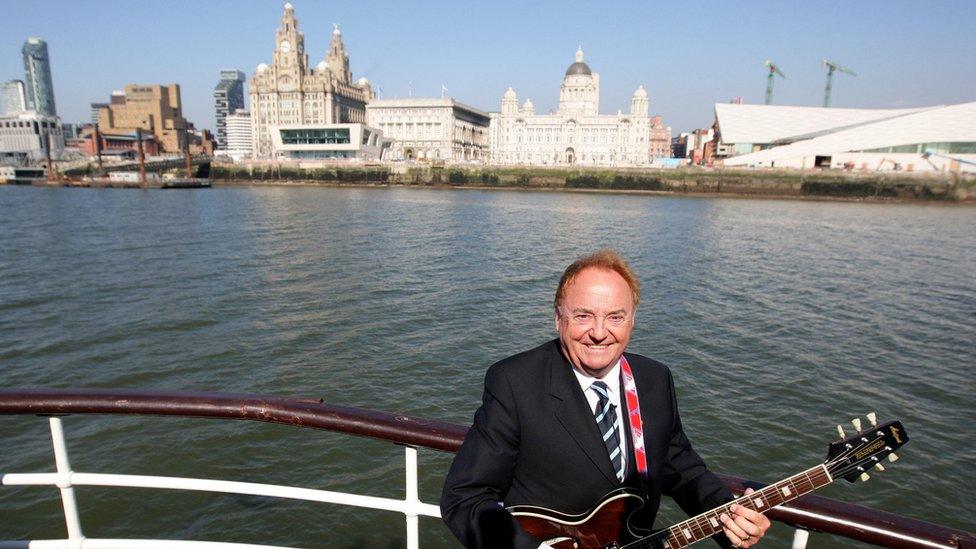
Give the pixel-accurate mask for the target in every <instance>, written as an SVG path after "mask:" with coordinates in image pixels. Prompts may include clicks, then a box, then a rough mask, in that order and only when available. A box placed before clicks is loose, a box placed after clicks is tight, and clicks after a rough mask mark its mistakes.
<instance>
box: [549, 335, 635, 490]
mask: <svg viewBox="0 0 976 549" xmlns="http://www.w3.org/2000/svg"><path fill="white" fill-rule="evenodd" d="M554 347H555V351H554V353H553V354H552V356H551V358H550V361H549V367H550V372H549V376H550V377H549V379H550V383H549V387H550V390H549V393H550V397H551V398H553V399H555V402H554V404H555V406H554V408H555V415H556V420H557V421H559V423H560V424H561V425H562V427H563V428H564V429H566V433H567V434H568V435H569V437H570V438H572V439H573V440H574V441H576V444H578V445H579V447H580V448H581V449H582V450H583V453H585V454H586V456H587V457H588V458H590V461H591V462H593V466H594V467H596V468H597V469H599V470H600V472H601V473H603V476H605V477H606V478H607V480H608V481H609V482H611V483H613V484H617V483H619V481H618V480H617V475H616V474H615V473H614V471H613V466H612V465H611V464H610V457H609V456H607V448H606V446H604V444H603V438H602V437H601V436H600V430H599V428H598V427H597V425H596V420H595V419H594V418H593V412H592V411H591V410H590V405H589V403H588V402H587V401H586V396H584V395H583V391H582V390H581V389H580V386H579V382H578V381H577V380H576V376H575V375H574V374H573V366H572V365H571V364H570V363H569V362H568V361H566V359H565V358H563V355H562V352H560V350H559V342H558V341H557V342H556V344H555V346H554Z"/></svg>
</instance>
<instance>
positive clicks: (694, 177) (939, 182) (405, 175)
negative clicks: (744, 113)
mask: <svg viewBox="0 0 976 549" xmlns="http://www.w3.org/2000/svg"><path fill="white" fill-rule="evenodd" d="M211 176H212V178H213V182H214V185H235V184H236V185H254V184H258V185H262V184H263V185H287V184H290V185H402V186H432V187H435V186H441V187H478V188H507V189H540V190H543V189H551V190H596V191H621V192H654V193H667V194H682V195H729V196H762V197H777V198H820V199H842V200H879V201H884V200H895V201H897V200H932V201H950V202H976V177H973V176H971V175H958V174H948V173H940V174H921V173H914V174H913V173H906V172H835V171H820V170H817V171H811V170H756V169H725V170H723V169H700V168H685V169H677V170H662V169H656V170H648V169H643V170H636V169H618V170H597V169H575V170H567V169H546V168H532V167H521V168H511V167H493V166H484V167H482V166H478V167H454V166H444V167H440V166H426V165H424V166H417V165H403V164H394V165H389V164H376V165H361V166H350V165H336V166H328V167H314V168H304V167H295V166H288V165H283V164H282V165H279V164H261V165H252V166H238V165H233V164H214V165H213V167H212V170H211Z"/></svg>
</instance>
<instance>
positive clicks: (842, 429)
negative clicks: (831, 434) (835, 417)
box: [837, 424, 847, 440]
mask: <svg viewBox="0 0 976 549" xmlns="http://www.w3.org/2000/svg"><path fill="white" fill-rule="evenodd" d="M837 434H838V435H840V439H841V440H844V439H845V438H847V434H846V433H844V428H843V427H841V426H840V425H839V424H838V425H837Z"/></svg>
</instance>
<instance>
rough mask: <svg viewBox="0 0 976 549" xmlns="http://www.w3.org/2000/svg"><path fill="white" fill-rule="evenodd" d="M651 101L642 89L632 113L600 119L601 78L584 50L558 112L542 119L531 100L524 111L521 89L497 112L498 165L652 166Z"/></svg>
mask: <svg viewBox="0 0 976 549" xmlns="http://www.w3.org/2000/svg"><path fill="white" fill-rule="evenodd" d="M648 103H649V99H648V96H647V91H645V90H644V86H640V87H639V88H638V89H637V90H636V91H635V92H634V95H633V97H631V100H630V112H629V113H619V112H618V113H617V114H615V115H603V114H600V112H599V109H600V75H599V74H597V73H595V72H593V71H592V70H591V69H590V66H589V65H587V64H586V63H585V62H584V61H583V50H582V49H580V50H579V51H577V52H576V60H575V62H574V63H573V64H571V65H570V66H569V68H568V69H566V74H565V76H564V77H563V82H562V85H561V86H560V88H559V108H558V110H557V111H556V112H555V113H552V112H550V113H549V114H536V112H535V106H534V105H533V104H532V101H531V100H529V99H526V100H525V103H524V104H522V105H521V106H519V99H518V95H517V94H516V93H515V90H513V89H512V88H508V91H506V92H505V95H504V96H503V97H502V104H501V112H500V113H491V126H490V130H489V136H490V140H491V151H492V152H491V160H492V162H493V163H496V164H545V165H563V166H567V165H584V166H638V165H644V164H647V163H648V162H649V161H650V155H649V152H650V151H649V147H648V138H649V136H650V122H651V120H650V118H649V117H648Z"/></svg>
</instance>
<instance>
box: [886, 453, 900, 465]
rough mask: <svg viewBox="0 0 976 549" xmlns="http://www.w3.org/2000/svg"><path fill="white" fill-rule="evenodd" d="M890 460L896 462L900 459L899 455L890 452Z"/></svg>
mask: <svg viewBox="0 0 976 549" xmlns="http://www.w3.org/2000/svg"><path fill="white" fill-rule="evenodd" d="M888 461H890V462H891V463H894V462H896V461H898V456H896V455H895V453H894V452H892V453H890V454H888Z"/></svg>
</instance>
